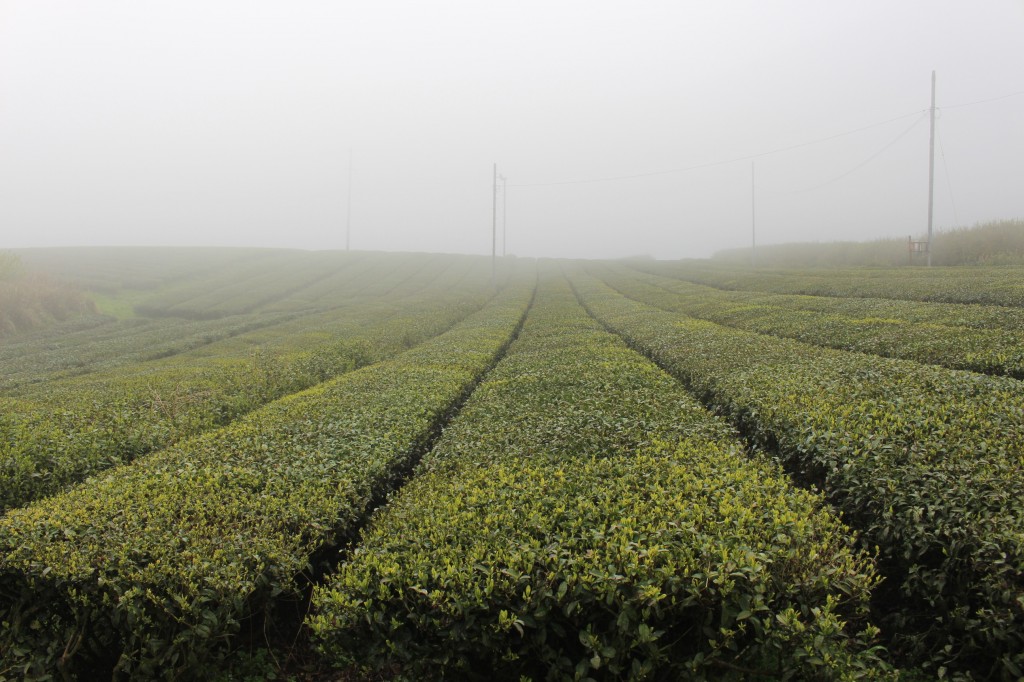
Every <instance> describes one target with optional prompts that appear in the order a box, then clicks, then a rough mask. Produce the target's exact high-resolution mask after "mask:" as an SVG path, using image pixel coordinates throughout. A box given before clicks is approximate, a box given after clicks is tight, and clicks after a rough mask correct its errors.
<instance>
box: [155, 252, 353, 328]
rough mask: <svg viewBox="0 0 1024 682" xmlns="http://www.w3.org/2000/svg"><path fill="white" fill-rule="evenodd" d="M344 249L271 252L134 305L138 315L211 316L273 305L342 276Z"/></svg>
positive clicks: (344, 273) (345, 265) (346, 257)
mask: <svg viewBox="0 0 1024 682" xmlns="http://www.w3.org/2000/svg"><path fill="white" fill-rule="evenodd" d="M353 260H354V259H353V258H352V257H351V256H350V255H349V254H347V253H344V252H342V253H337V252H308V251H284V250H271V251H267V253H266V254H265V255H264V256H263V257H261V258H255V259H248V260H246V261H243V262H240V263H239V264H237V265H235V266H234V267H231V268H224V269H219V270H217V271H214V272H212V273H209V274H208V275H207V276H205V277H199V278H189V279H186V280H184V281H183V282H181V283H179V284H178V285H176V286H172V287H168V288H167V289H166V290H164V291H161V292H159V293H158V294H155V295H153V296H151V297H149V298H148V299H147V300H146V301H144V302H142V303H140V304H139V305H137V306H136V310H137V311H138V313H139V314H141V315H146V316H150V317H159V316H170V317H183V318H192V319H215V318H218V317H224V316H227V315H239V314H244V313H248V312H252V311H254V310H257V309H259V308H261V307H263V306H267V305H269V304H273V303H276V302H278V301H280V300H281V299H283V298H286V297H288V296H291V295H293V294H295V293H296V292H298V291H301V290H302V289H305V288H307V287H313V286H316V285H318V284H320V283H321V282H323V281H325V280H331V279H335V278H340V280H341V282H342V283H343V282H344V281H345V280H346V279H347V278H348V270H349V266H350V265H352V264H353V263H352V261H353Z"/></svg>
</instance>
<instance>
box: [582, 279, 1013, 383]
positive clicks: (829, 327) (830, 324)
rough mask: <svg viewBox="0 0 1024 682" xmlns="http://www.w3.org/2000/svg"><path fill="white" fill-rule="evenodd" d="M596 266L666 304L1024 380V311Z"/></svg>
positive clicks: (805, 337) (616, 284) (759, 327)
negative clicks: (806, 292)
mask: <svg viewBox="0 0 1024 682" xmlns="http://www.w3.org/2000/svg"><path fill="white" fill-rule="evenodd" d="M590 270H591V272H592V273H593V274H594V275H595V276H597V277H599V278H600V279H602V280H603V281H605V282H606V283H607V284H609V285H610V286H612V287H613V288H615V289H616V290H617V291H619V292H620V293H622V294H625V295H626V296H628V297H630V298H633V299H636V300H639V301H642V302H644V303H649V304H651V305H654V306H657V307H659V308H662V309H664V310H670V311H674V312H678V313H683V314H685V315H689V316H691V317H697V318H700V319H703V320H710V321H712V322H717V323H718V324H724V325H727V326H730V327H737V328H739V329H746V330H748V331H753V332H758V333H760V334H771V335H773V336H783V337H787V338H792V339H797V340H798V341H803V342H805V343H812V344H814V345H817V346H829V347H831V348H839V349H842V350H852V351H858V352H862V353H871V354H874V355H882V356H885V357H893V358H903V359H906V360H914V361H917V362H925V363H929V364H935V365H942V366H944V367H951V368H954V369H966V370H971V371H975V372H984V373H986V374H1004V375H1008V376H1012V377H1014V378H1017V379H1024V331H1022V330H1024V310H1021V309H1012V308H1010V309H1008V308H1000V307H996V306H977V305H963V304H942V303H921V302H909V301H894V300H886V299H868V298H845V299H843V298H832V297H821V296H790V295H783V294H764V293H758V292H750V291H742V292H737V291H722V290H719V289H714V288H712V287H708V286H703V285H699V284H693V283H690V282H683V281H679V280H674V279H670V278H664V277H657V276H653V275H644V274H642V273H639V272H637V271H635V270H634V271H630V270H629V269H627V268H624V267H621V266H620V267H615V266H611V265H605V266H601V267H595V268H591V269H590Z"/></svg>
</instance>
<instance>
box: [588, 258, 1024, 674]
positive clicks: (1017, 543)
mask: <svg viewBox="0 0 1024 682" xmlns="http://www.w3.org/2000/svg"><path fill="white" fill-rule="evenodd" d="M574 282H575V286H576V288H577V292H578V294H579V295H580V296H581V298H582V300H583V301H584V303H585V304H586V306H587V307H588V308H589V309H590V310H591V311H592V312H593V313H594V314H595V315H596V316H597V317H598V318H599V319H600V320H601V321H602V322H603V323H604V324H606V325H607V326H608V327H609V328H611V329H613V330H615V331H616V332H617V333H619V334H621V335H622V336H623V337H624V338H625V339H627V340H628V341H629V343H631V344H632V345H634V346H635V347H637V348H639V349H642V350H643V351H644V352H645V353H646V354H648V355H649V356H651V357H652V358H655V359H656V360H657V361H658V362H659V363H660V364H661V365H662V366H664V367H666V368H668V369H669V370H670V371H671V372H673V373H674V374H675V375H676V376H677V377H679V378H681V379H682V380H684V381H685V382H686V383H687V384H688V385H689V386H690V387H691V390H693V391H694V392H695V393H697V394H698V395H700V396H702V398H703V399H704V401H705V402H707V403H709V404H711V405H713V406H715V407H716V408H717V409H720V410H722V411H724V412H726V413H727V414H729V415H731V416H732V417H733V419H734V420H735V421H736V422H737V423H738V424H740V425H741V427H742V429H743V430H744V431H745V432H746V433H747V434H748V435H749V436H750V437H752V438H754V439H755V440H756V441H757V442H759V443H761V444H763V445H765V446H767V447H770V448H777V450H778V452H779V453H780V455H781V456H782V457H783V458H784V459H785V460H787V461H788V463H789V464H790V465H791V466H792V467H793V468H794V469H795V470H798V471H800V472H802V475H803V476H805V477H806V478H807V479H808V480H810V481H811V482H813V483H816V484H818V485H821V486H822V487H823V488H824V489H825V491H826V492H827V493H828V494H829V495H830V497H831V499H832V500H833V501H834V502H835V503H836V504H837V505H838V506H839V507H840V508H841V509H842V511H843V512H844V515H845V518H846V520H847V521H848V522H849V523H850V524H851V525H852V526H854V527H855V528H859V529H862V530H863V539H864V542H865V544H866V545H868V546H874V545H877V546H878V547H879V551H880V555H879V556H880V565H881V566H882V568H883V570H884V572H885V573H886V574H887V586H888V587H887V589H886V590H885V591H884V593H883V595H882V596H881V597H880V604H879V607H880V609H881V612H882V613H883V614H885V615H886V616H887V617H886V620H885V623H884V624H885V625H887V626H888V628H889V630H890V634H891V635H892V637H893V638H894V642H895V643H896V645H897V647H898V648H899V650H900V651H901V652H902V653H903V654H904V655H906V656H908V657H909V658H910V660H915V661H918V662H920V663H922V664H924V665H931V666H934V667H931V668H929V669H930V670H932V672H937V671H938V669H939V667H946V668H948V669H961V670H973V671H974V672H975V673H976V674H977V673H980V674H982V675H983V676H990V675H991V676H999V675H1003V676H1005V677H1007V678H1011V679H1015V678H1016V676H1018V675H1020V672H1019V671H1020V670H1021V669H1022V668H1024V479H1022V478H1021V476H1020V472H1021V467H1022V465H1024V460H1022V454H1021V453H1022V452H1024V386H1022V385H1021V383H1020V382H1019V381H1015V380H1012V379H1008V378H1004V377H988V376H983V375H978V374H973V373H968V372H959V371H955V370H948V369H944V368H938V367H930V366H927V365H919V364H916V363H910V362H905V361H899V360H889V359H885V358H877V357H870V356H865V355H860V354H856V353H846V352H842V351H835V350H830V349H823V348H817V347H814V346H808V345H805V344H801V343H798V342H796V341H792V340H789V339H778V338H773V337H770V336H764V335H759V334H753V333H750V332H744V331H740V330H736V329H730V328H727V327H722V326H719V325H716V324H713V323H710V322H706V321H701V320H694V319H692V318H687V317H685V316H682V315H678V314H673V313H669V312H666V311H663V310H658V309H655V308H652V307H650V306H647V305H644V304H641V303H637V302H636V301H632V300H629V299H626V298H624V297H622V296H621V295H619V294H617V293H616V292H614V291H613V290H611V289H610V288H608V287H607V286H605V285H604V284H601V283H599V282H597V281H596V280H593V279H591V278H588V277H585V276H580V277H577V278H576V279H575V280H574Z"/></svg>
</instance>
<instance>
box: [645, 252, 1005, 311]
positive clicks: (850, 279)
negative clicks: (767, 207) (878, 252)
mask: <svg viewBox="0 0 1024 682" xmlns="http://www.w3.org/2000/svg"><path fill="white" fill-rule="evenodd" d="M630 265H631V266H632V267H635V268H636V269H638V270H643V271H645V272H650V273H653V274H658V275H666V276H668V277H676V278H678V279H684V280H687V281H689V282H696V283H698V284H707V285H708V286H713V287H716V288H719V289H738V290H743V291H761V292H774V293H778V294H804V295H810V296H835V297H839V298H847V297H867V298H891V299H897V300H903V301H933V302H937V303H977V304H981V305H998V306H1007V307H1011V308H1022V307H1024V277H1022V276H1021V269H1020V267H1017V266H1009V267H981V266H972V267H970V268H962V267H944V268H941V267H934V268H923V267H905V268H813V269H812V268H806V269H802V270H791V269H781V268H778V269H776V268H772V269H758V270H752V269H751V268H749V267H728V266H714V265H712V266H707V265H704V264H695V263H687V262H685V261H683V262H672V261H661V262H659V261H632V262H631V263H630Z"/></svg>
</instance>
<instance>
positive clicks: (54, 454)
mask: <svg viewBox="0 0 1024 682" xmlns="http://www.w3.org/2000/svg"><path fill="white" fill-rule="evenodd" d="M469 289H470V287H469V286H464V287H462V288H461V289H450V288H447V287H446V288H443V289H434V288H433V287H428V288H427V289H426V290H424V291H421V292H419V293H418V294H417V295H414V296H405V297H401V298H398V299H389V298H387V297H383V298H382V299H376V298H371V299H368V300H367V299H361V300H359V301H357V302H356V303H355V304H353V305H352V306H349V307H345V308H339V309H336V310H333V311H328V312H325V313H322V314H320V315H314V316H306V317H303V318H300V319H298V320H294V321H293V322H291V323H287V324H284V325H278V327H277V328H275V329H274V330H270V329H260V330H256V331H254V332H252V333H250V334H247V335H242V336H238V337H234V338H232V339H228V340H225V341H223V342H220V343H218V344H213V345H211V346H206V347H204V348H201V349H198V350H197V351H195V352H193V353H189V354H185V355H181V356H178V357H175V358H169V359H167V360H165V361H161V362H155V363H148V364H144V365H129V366H125V367H122V368H117V369H115V370H111V371H110V372H103V373H94V374H91V375H87V376H84V377H77V378H74V379H69V380H65V381H59V382H47V383H45V384H41V385H40V386H39V388H38V389H34V391H33V392H25V393H24V394H23V395H21V396H18V397H16V398H0V509H8V508H12V507H17V506H20V505H22V504H25V503H27V502H29V501H31V500H34V499H38V498H40V497H43V496H46V495H50V494H53V493H55V492H58V491H60V490H63V489H66V488H67V487H68V486H70V485H73V484H75V483H77V482H79V481H82V480H84V479H85V478H87V477H88V476H91V475H95V474H96V473H98V472H100V471H103V470H105V469H107V468H109V467H111V466H115V465H117V464H119V463H123V462H127V461H130V460H132V459H134V458H136V457H138V456H140V455H142V454H144V453H146V452H150V451H152V450H155V449H159V448H162V447H167V446H168V445H171V444H172V443H175V442H177V441H178V440H180V439H182V438H185V437H188V436H191V435H194V434H197V433H201V432H203V431H206V430H208V429H211V428H214V427H217V426H222V425H224V424H227V423H230V422H231V421H232V420H234V419H236V418H238V417H239V416H241V415H243V414H245V413H247V412H249V411H251V410H253V409H255V408H257V407H259V406H260V405H263V404H266V403H267V402H269V401H271V400H275V399H277V398H280V397H283V396H285V395H288V394H289V393H294V392H296V391H300V390H303V389H305V388H308V387H310V386H313V385H315V384H317V383H319V382H321V381H325V380H327V379H329V378H331V377H334V376H337V375H339V374H342V373H344V372H347V371H351V370H352V369H355V368H357V367H360V366H364V365H366V364H370V363H372V362H376V361H378V360H381V359H383V358H386V357H390V356H392V355H394V354H395V353H398V352H401V351H403V350H405V349H407V348H410V347H412V346H414V345H415V344H417V343H419V342H421V341H423V340H425V339H428V338H431V337H433V336H436V335H437V334H440V333H441V332H443V331H444V330H446V329H448V328H450V327H451V326H452V325H454V324H455V323H456V322H458V321H459V320H460V319H462V318H464V317H465V316H466V315H468V314H469V313H470V312H472V311H474V310H477V309H478V308H480V306H482V305H483V304H484V302H485V301H486V300H487V297H488V296H489V295H490V294H489V293H488V291H487V290H486V288H484V287H475V288H474V290H473V291H472V292H471V291H469ZM254 344H255V345H254ZM263 349H267V351H264V350H263Z"/></svg>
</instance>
